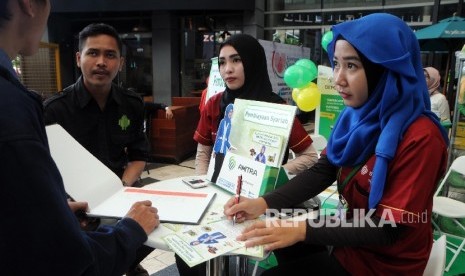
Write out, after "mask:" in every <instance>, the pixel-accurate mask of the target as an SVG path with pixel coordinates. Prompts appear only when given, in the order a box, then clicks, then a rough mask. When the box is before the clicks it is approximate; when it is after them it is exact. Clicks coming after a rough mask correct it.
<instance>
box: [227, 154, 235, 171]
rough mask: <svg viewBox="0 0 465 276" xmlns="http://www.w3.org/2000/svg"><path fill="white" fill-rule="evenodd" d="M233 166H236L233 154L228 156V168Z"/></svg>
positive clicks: (231, 168)
mask: <svg viewBox="0 0 465 276" xmlns="http://www.w3.org/2000/svg"><path fill="white" fill-rule="evenodd" d="M235 167H236V160H235V159H234V156H231V157H230V158H229V162H228V168H229V170H230V171H232V170H233V169H234V168H235Z"/></svg>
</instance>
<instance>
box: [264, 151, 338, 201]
mask: <svg viewBox="0 0 465 276" xmlns="http://www.w3.org/2000/svg"><path fill="white" fill-rule="evenodd" d="M337 170H338V167H336V166H334V165H332V164H331V163H330V162H329V160H328V159H327V157H326V155H321V157H320V159H319V160H318V162H317V163H316V164H315V165H314V166H312V167H311V168H310V169H308V170H306V171H304V172H302V173H300V174H298V175H296V176H295V177H294V178H292V179H291V180H290V181H289V182H288V183H286V184H285V185H283V186H281V187H279V188H278V189H276V190H274V191H272V192H269V193H268V194H266V195H264V196H263V198H264V199H265V201H266V203H267V205H268V208H269V209H282V208H290V207H292V206H296V205H297V204H300V203H302V202H304V201H306V200H308V199H310V198H312V197H314V196H316V195H318V194H319V193H321V192H322V191H324V190H325V189H326V188H327V187H329V186H330V185H331V184H332V183H334V181H335V180H336V176H337Z"/></svg>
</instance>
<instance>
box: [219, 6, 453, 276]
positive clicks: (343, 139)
mask: <svg viewBox="0 0 465 276" xmlns="http://www.w3.org/2000/svg"><path fill="white" fill-rule="evenodd" d="M332 32H333V37H334V39H333V41H331V43H329V45H328V55H329V58H330V61H331V63H332V67H333V73H334V84H335V88H336V90H337V91H338V92H339V94H340V95H341V97H342V99H343V101H344V104H345V105H346V108H345V109H344V111H343V112H342V113H341V114H340V116H339V118H338V121H337V122H336V124H335V126H334V130H333V132H332V133H331V136H330V138H329V141H328V145H327V148H326V150H325V151H324V152H323V153H322V155H321V158H320V160H319V161H318V163H317V164H316V165H315V166H313V167H312V168H310V169H309V170H307V171H306V172H303V173H301V174H299V175H297V176H296V177H295V178H293V179H292V180H291V181H289V183H288V184H286V185H284V186H282V187H281V188H279V189H277V190H275V191H273V192H271V193H269V194H267V195H265V196H263V197H260V198H258V199H250V200H248V199H244V200H242V199H241V201H240V203H239V204H236V205H235V204H234V201H233V200H230V201H228V203H227V204H226V205H225V214H226V215H227V216H228V217H231V216H232V215H234V214H236V218H238V217H239V218H240V219H242V220H244V219H251V218H255V217H257V216H259V215H261V214H263V213H265V211H266V210H267V209H281V208H286V207H289V206H293V205H294V204H295V203H298V202H302V201H304V200H306V199H308V198H311V197H313V196H315V195H317V194H319V193H320V192H322V191H323V190H325V189H326V188H327V187H328V186H329V185H331V184H332V183H333V182H334V181H337V184H338V191H339V194H340V199H341V206H343V207H344V208H345V211H340V212H339V214H342V215H341V216H339V217H337V218H336V217H331V218H330V219H327V218H324V217H321V218H319V219H317V220H307V221H300V222H295V223H293V224H291V225H290V224H289V223H288V222H287V223H286V221H277V222H273V223H266V222H259V223H256V224H254V225H253V226H251V227H249V228H248V229H246V230H245V231H244V232H243V234H242V235H241V236H240V237H239V239H241V240H246V241H247V243H246V245H247V246H254V245H257V244H263V245H265V249H267V250H274V252H275V255H276V257H277V258H278V263H279V266H277V267H275V268H273V269H271V270H268V271H266V273H265V274H263V275H279V274H281V273H290V272H291V274H292V275H302V274H303V275H308V274H312V275H313V274H315V275H320V274H325V275H353V274H357V275H381V274H383V275H395V274H401V275H404V274H409V275H422V273H423V270H424V269H425V267H426V263H427V260H428V257H429V253H430V250H431V245H432V229H431V209H432V202H433V200H432V199H433V194H434V190H435V188H436V184H437V183H438V181H439V179H440V178H441V177H442V175H443V174H444V172H445V169H446V163H447V144H448V138H447V134H446V132H445V130H444V129H443V128H442V127H441V126H440V124H439V121H438V119H437V117H436V116H435V115H434V114H433V113H432V112H431V111H430V100H429V95H428V89H427V86H426V82H425V78H424V74H423V67H422V64H421V59H420V49H419V45H418V41H417V39H416V37H415V35H414V33H413V31H412V30H411V29H410V27H408V26H407V25H406V24H405V23H404V22H403V21H402V20H400V19H399V18H397V17H395V16H393V15H389V14H383V13H378V14H371V15H368V16H365V17H363V18H360V19H357V20H353V21H347V22H344V23H341V24H338V25H335V26H334V27H333V28H332ZM325 246H331V250H330V254H328V251H327V249H326V247H325ZM309 264H314V266H309Z"/></svg>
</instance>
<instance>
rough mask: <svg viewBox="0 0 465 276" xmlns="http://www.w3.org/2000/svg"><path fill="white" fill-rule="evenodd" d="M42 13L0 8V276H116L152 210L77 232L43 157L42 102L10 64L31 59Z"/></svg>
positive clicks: (10, 5)
mask: <svg viewBox="0 0 465 276" xmlns="http://www.w3.org/2000/svg"><path fill="white" fill-rule="evenodd" d="M49 13H50V1H49V0H18V1H17V0H2V1H0V97H1V99H2V100H1V101H0V129H1V130H0V174H1V176H2V181H1V182H0V190H1V192H0V197H1V200H0V206H1V208H2V210H3V212H2V215H1V218H2V219H1V221H2V222H1V225H0V244H1V246H0V256H2V258H1V260H0V267H1V274H2V275H52V276H53V275H57V276H58V275H109V276H114V275H122V274H123V273H125V271H127V269H128V268H129V266H130V264H131V263H132V262H133V261H134V259H135V254H136V250H137V249H138V248H139V247H140V246H141V245H142V244H143V243H144V242H145V241H146V240H147V235H148V234H149V233H151V232H152V231H153V229H154V228H156V227H157V226H158V225H159V219H158V214H157V209H156V208H154V207H152V206H151V202H150V201H141V202H137V203H135V204H134V205H132V207H131V208H130V209H129V210H128V213H127V214H126V216H125V217H124V218H123V219H122V220H121V221H119V222H118V223H117V224H116V225H114V226H102V227H99V228H98V229H97V230H96V231H91V232H85V231H82V230H81V228H80V226H79V222H78V220H77V218H76V216H75V215H74V214H73V211H72V210H71V208H70V207H69V205H68V202H67V195H66V192H65V190H64V186H63V180H62V178H61V175H60V172H59V171H58V168H57V166H56V164H55V162H54V161H53V159H52V157H51V155H50V150H49V146H48V141H47V136H46V132H45V127H44V123H43V110H42V100H41V98H40V96H39V95H37V94H34V93H32V92H30V91H29V90H28V89H27V88H26V87H24V86H23V85H22V84H21V83H20V81H19V80H18V76H17V74H16V72H15V70H14V69H13V66H12V63H11V60H13V59H15V57H16V56H17V55H18V54H19V55H23V56H30V55H33V54H34V53H36V52H37V50H38V47H39V41H40V38H41V37H42V34H43V32H44V29H45V26H46V23H47V18H48V16H49ZM79 208H85V207H84V206H81V207H79Z"/></svg>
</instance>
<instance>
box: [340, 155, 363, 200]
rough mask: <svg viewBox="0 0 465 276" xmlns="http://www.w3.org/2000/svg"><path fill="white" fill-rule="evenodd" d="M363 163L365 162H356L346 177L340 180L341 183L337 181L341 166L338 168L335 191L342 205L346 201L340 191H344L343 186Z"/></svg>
mask: <svg viewBox="0 0 465 276" xmlns="http://www.w3.org/2000/svg"><path fill="white" fill-rule="evenodd" d="M365 163H366V162H362V163H360V164H358V165H357V166H355V167H354V168H353V169H352V170H351V171H350V173H349V174H348V175H347V177H346V178H345V179H344V181H342V183H341V182H340V181H339V179H340V178H341V172H342V168H339V171H338V172H337V179H338V181H337V192H338V193H339V200H340V201H341V203H342V204H343V205H345V204H346V201H345V199H344V197H343V196H342V192H343V191H344V188H345V187H346V186H347V184H348V183H349V181H350V180H351V179H352V178H353V177H354V176H355V174H356V173H357V172H358V171H359V170H360V169H361V168H362V166H363V165H364V164H365Z"/></svg>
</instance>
